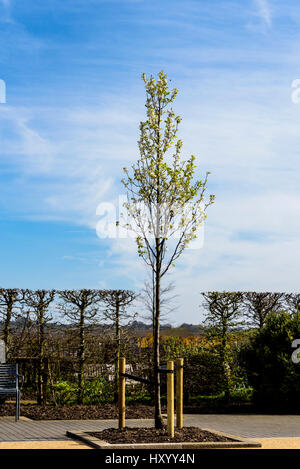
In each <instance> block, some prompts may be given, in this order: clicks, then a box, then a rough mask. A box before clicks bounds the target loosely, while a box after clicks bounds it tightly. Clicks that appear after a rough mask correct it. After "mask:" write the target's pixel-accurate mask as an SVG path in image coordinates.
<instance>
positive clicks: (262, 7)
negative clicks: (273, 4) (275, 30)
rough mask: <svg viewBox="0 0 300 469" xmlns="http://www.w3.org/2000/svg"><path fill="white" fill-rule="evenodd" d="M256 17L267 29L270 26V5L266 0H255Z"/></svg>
mask: <svg viewBox="0 0 300 469" xmlns="http://www.w3.org/2000/svg"><path fill="white" fill-rule="evenodd" d="M255 4H256V7H257V10H258V15H259V17H260V18H261V19H262V21H263V22H264V23H265V25H267V26H268V27H269V28H270V27H271V26H272V16H271V10H270V5H269V3H268V1H267V0H255Z"/></svg>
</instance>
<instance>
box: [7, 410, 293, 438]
mask: <svg viewBox="0 0 300 469" xmlns="http://www.w3.org/2000/svg"><path fill="white" fill-rule="evenodd" d="M153 424H154V421H153V420H152V419H128V420H126V425H127V426H131V427H143V426H153ZM117 425H118V423H117V420H43V421H41V420H40V421H37V420H29V419H26V420H25V419H20V421H19V422H15V421H14V420H13V419H7V420H5V419H4V420H1V421H0V442H13V441H23V442H26V441H27V442H30V441H68V440H69V439H68V437H67V436H66V431H68V430H69V431H72V430H73V431H79V432H80V431H81V432H87V431H97V430H98V431H100V430H103V429H104V428H109V427H113V428H117ZM184 425H186V426H197V427H200V428H211V429H214V430H217V431H220V432H225V433H231V434H232V435H236V436H240V437H242V438H253V439H256V440H260V439H261V438H268V439H270V438H273V439H274V438H300V415H253V414H251V415H244V414H243V415H228V414H226V415H220V414H201V415H191V414H186V415H184ZM297 444H298V443H297Z"/></svg>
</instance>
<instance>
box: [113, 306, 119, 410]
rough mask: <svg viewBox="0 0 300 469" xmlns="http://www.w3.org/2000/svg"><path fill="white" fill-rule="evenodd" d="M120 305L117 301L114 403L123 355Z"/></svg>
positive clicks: (117, 391)
mask: <svg viewBox="0 0 300 469" xmlns="http://www.w3.org/2000/svg"><path fill="white" fill-rule="evenodd" d="M119 313H120V305H119V300H118V299H117V301H116V356H115V391H114V402H115V403H117V402H118V395H119V371H120V370H119V361H120V354H121V337H120V314H119Z"/></svg>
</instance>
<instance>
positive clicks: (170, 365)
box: [167, 360, 174, 438]
mask: <svg viewBox="0 0 300 469" xmlns="http://www.w3.org/2000/svg"><path fill="white" fill-rule="evenodd" d="M167 370H173V373H172V372H171V373H167V412H168V434H169V435H170V437H171V438H174V361H173V360H169V361H168V362H167Z"/></svg>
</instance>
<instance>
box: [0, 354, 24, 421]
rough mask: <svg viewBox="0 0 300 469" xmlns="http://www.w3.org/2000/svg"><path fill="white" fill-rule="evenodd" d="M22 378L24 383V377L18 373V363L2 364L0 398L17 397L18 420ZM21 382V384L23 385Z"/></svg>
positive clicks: (17, 417) (0, 370)
mask: <svg viewBox="0 0 300 469" xmlns="http://www.w3.org/2000/svg"><path fill="white" fill-rule="evenodd" d="M20 377H21V378H22V384H23V382H24V377H23V376H21V375H19V373H18V364H17V363H13V364H7V363H5V364H3V363H1V364H0V399H1V398H2V399H3V398H4V401H5V398H6V397H9V396H15V398H16V422H17V421H18V420H19V417H20V399H21V391H20V387H19V378H20ZM22 384H21V386H22Z"/></svg>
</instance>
